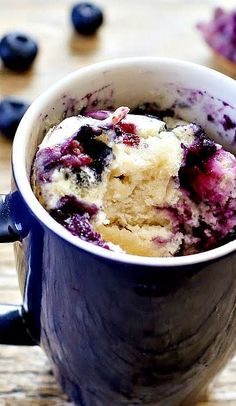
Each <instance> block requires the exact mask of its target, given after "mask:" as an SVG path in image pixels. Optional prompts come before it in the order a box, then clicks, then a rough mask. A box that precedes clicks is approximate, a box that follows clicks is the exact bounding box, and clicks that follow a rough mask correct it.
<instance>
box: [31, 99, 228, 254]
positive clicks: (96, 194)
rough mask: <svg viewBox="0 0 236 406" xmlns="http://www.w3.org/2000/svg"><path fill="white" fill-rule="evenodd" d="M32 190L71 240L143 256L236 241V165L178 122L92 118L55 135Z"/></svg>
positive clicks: (77, 119) (39, 160) (111, 115)
mask: <svg viewBox="0 0 236 406" xmlns="http://www.w3.org/2000/svg"><path fill="white" fill-rule="evenodd" d="M32 188H33V191H34V193H35V195H36V197H37V198H38V200H39V201H40V203H41V204H42V205H43V206H44V208H45V209H46V210H47V211H48V212H49V214H51V216H53V217H54V219H55V220H57V221H58V222H59V223H60V224H62V225H63V226H64V227H65V228H66V229H67V230H69V231H70V232H71V233H72V234H73V235H75V236H78V237H79V238H81V239H83V240H85V241H88V242H90V243H93V244H95V245H98V246H101V247H103V248H105V249H109V250H114V251H121V252H125V253H128V254H134V255H141V256H159V257H167V256H177V255H189V254H195V253H198V252H202V251H206V250H209V249H212V248H215V247H216V246H218V245H221V244H223V243H225V242H227V241H229V240H231V239H233V238H234V236H235V231H236V159H235V157H234V155H232V154H231V153H229V152H227V151H225V150H224V149H223V148H222V146H220V145H219V144H216V143H215V142H214V141H213V140H211V139H210V138H208V136H207V135H206V134H205V132H204V131H203V129H202V128H201V127H200V126H198V125H197V124H194V123H187V122H184V121H182V120H181V121H180V120H177V119H174V118H173V117H168V116H166V117H162V119H159V118H158V117H156V116H149V115H145V114H142V115H138V114H130V112H129V109H128V108H127V107H120V108H118V109H117V110H115V111H114V112H111V111H97V112H87V113H86V115H83V116H82V115H78V116H73V117H70V118H66V119H65V120H63V121H62V122H61V123H59V124H58V125H57V126H54V127H52V128H51V129H50V130H49V131H48V133H47V134H46V136H45V138H44V139H43V141H42V143H41V145H40V146H39V149H38V151H37V154H36V157H35V161H34V164H33V168H32Z"/></svg>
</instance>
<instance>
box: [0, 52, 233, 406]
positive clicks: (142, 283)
mask: <svg viewBox="0 0 236 406" xmlns="http://www.w3.org/2000/svg"><path fill="white" fill-rule="evenodd" d="M147 102H148V103H156V104H158V106H159V107H160V108H171V109H173V110H174V111H175V113H176V114H177V115H179V116H181V117H182V118H184V119H185V120H190V121H194V122H197V123H198V124H200V125H202V126H203V128H204V129H205V130H206V131H207V133H208V134H209V135H210V136H212V137H214V139H215V140H216V141H218V142H220V143H222V144H223V145H224V146H225V147H226V148H227V149H229V150H231V151H233V152H235V150H236V140H235V130H236V120H235V117H236V115H235V112H236V82H235V81H233V80H232V79H230V78H228V77H226V76H224V75H222V74H220V73H218V72H215V71H213V70H210V69H207V68H204V67H201V66H197V65H194V64H191V63H187V62H183V61H176V60H168V59H159V58H135V59H122V60H114V61H108V62H104V63H100V64H97V65H94V66H89V67H85V68H83V69H80V70H78V71H77V72H75V73H73V74H71V75H69V76H68V77H66V78H65V79H63V80H61V81H60V82H59V83H57V84H56V85H55V86H54V87H52V88H51V89H49V90H48V91H47V92H45V93H44V94H43V95H42V96H41V97H39V98H38V99H37V100H36V101H35V102H34V103H33V104H32V105H31V107H30V108H29V110H28V111H27V112H26V114H25V116H24V118H23V120H22V121H21V123H20V126H19V128H18V130H17V134H16V137H15V140H14V145H13V155H12V166H13V186H12V191H11V193H10V194H8V195H7V196H2V197H1V200H0V206H1V207H0V211H1V227H0V234H1V237H0V238H1V241H2V242H4V241H15V243H14V245H15V253H16V267H17V272H18V277H19V285H20V289H21V293H22V297H23V305H22V306H21V307H14V306H12V307H11V306H9V307H6V306H5V307H2V314H1V318H0V341H1V343H5V344H6V343H9V344H26V345H33V344H36V345H37V344H39V345H41V347H42V348H43V349H44V351H45V352H46V354H47V355H48V358H49V359H50V361H51V365H52V368H53V371H54V373H55V376H56V378H57V380H58V382H59V383H60V384H61V386H62V388H63V389H64V391H65V392H66V393H67V394H68V395H69V397H70V398H71V399H72V400H73V401H74V402H75V403H76V404H78V405H82V406H111V405H113V406H121V405H132V406H134V405H164V406H169V405H170V406H172V405H179V404H182V403H183V402H185V404H187V405H190V403H191V402H193V401H194V400H195V399H196V398H197V396H198V395H199V393H200V391H201V390H202V389H203V388H204V387H205V386H206V385H207V384H208V382H209V381H210V380H211V379H212V377H213V376H215V374H216V373H217V372H218V371H219V369H220V368H222V366H224V365H225V363H226V361H227V360H228V359H229V358H230V357H231V356H232V355H233V353H234V350H235V344H236V263H235V250H236V241H235V240H234V241H231V242H228V243H226V244H225V245H224V246H220V247H218V248H215V249H213V250H210V251H208V252H204V253H200V254H195V255H189V256H185V257H174V258H146V257H138V256H133V255H127V254H123V253H115V252H111V251H108V250H104V249H103V248H100V247H97V246H94V245H91V244H89V243H87V242H85V241H82V240H80V239H79V238H77V237H74V236H72V235H71V234H70V233H69V232H68V231H67V230H65V229H64V228H63V227H62V226H61V225H60V224H58V223H57V222H56V221H55V220H54V219H53V218H51V217H50V216H49V214H48V213H47V212H46V211H45V210H44V209H43V207H42V206H41V205H40V204H39V202H38V201H37V199H36V198H35V196H34V194H33V192H32V190H31V187H30V173H31V166H32V161H33V158H34V155H35V152H36V149H37V146H38V144H39V143H40V142H41V140H42V138H43V136H44V134H45V133H46V131H47V130H48V128H49V127H50V126H52V125H54V124H56V123H58V122H59V121H60V120H62V119H63V118H65V117H66V116H71V115H74V114H77V113H79V112H81V111H84V110H85V109H87V108H88V109H90V110H91V109H105V108H109V107H110V108H111V107H117V106H120V105H127V106H129V107H135V106H137V105H140V104H142V103H147ZM227 123H231V125H230V126H228V128H227Z"/></svg>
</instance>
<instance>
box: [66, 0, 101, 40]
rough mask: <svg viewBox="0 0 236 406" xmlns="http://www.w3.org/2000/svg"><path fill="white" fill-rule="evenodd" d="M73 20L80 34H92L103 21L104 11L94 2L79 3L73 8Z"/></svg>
mask: <svg viewBox="0 0 236 406" xmlns="http://www.w3.org/2000/svg"><path fill="white" fill-rule="evenodd" d="M71 20H72V23H73V26H74V28H75V30H76V31H77V32H78V33H79V34H82V35H92V34H94V33H95V32H96V31H97V29H98V28H99V27H100V25H101V24H102V22H103V13H102V10H101V9H100V8H99V7H98V6H96V5H95V4H93V3H78V4H76V5H75V6H74V7H73V8H72V12H71Z"/></svg>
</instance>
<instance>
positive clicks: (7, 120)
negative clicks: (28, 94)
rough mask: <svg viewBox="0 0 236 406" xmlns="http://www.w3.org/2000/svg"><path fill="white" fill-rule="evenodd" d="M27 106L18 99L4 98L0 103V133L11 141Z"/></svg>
mask: <svg viewBox="0 0 236 406" xmlns="http://www.w3.org/2000/svg"><path fill="white" fill-rule="evenodd" d="M28 107H29V104H28V103H26V102H24V101H22V100H18V99H13V98H6V99H3V100H1V101H0V132H1V133H2V135H4V136H5V137H7V138H9V139H13V138H14V135H15V132H16V129H17V127H18V125H19V122H20V120H21V119H22V117H23V115H24V114H25V112H26V110H27V109H28Z"/></svg>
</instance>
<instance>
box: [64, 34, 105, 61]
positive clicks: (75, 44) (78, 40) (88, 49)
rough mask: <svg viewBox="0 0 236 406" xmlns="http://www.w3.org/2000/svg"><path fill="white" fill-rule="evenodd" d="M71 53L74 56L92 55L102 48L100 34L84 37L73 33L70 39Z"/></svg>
mask: <svg viewBox="0 0 236 406" xmlns="http://www.w3.org/2000/svg"><path fill="white" fill-rule="evenodd" d="M69 47H70V51H71V53H72V54H74V55H90V54H93V53H95V52H97V51H98V49H99V48H100V37H99V33H97V34H94V35H92V36H87V37H86V36H84V35H80V34H77V33H75V32H72V33H71V35H70V37H69Z"/></svg>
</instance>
